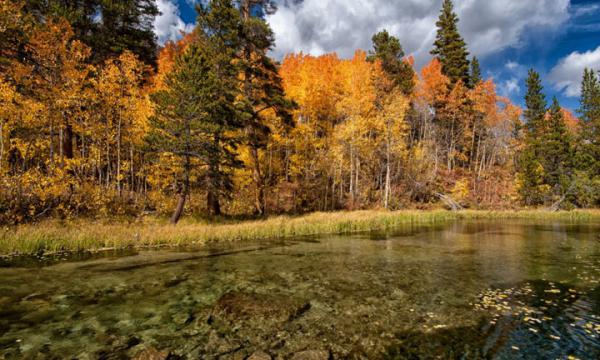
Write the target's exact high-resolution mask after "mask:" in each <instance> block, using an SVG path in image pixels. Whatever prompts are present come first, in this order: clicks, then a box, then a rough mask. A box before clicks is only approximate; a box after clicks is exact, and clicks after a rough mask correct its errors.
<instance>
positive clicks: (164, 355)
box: [133, 348, 169, 360]
mask: <svg viewBox="0 0 600 360" xmlns="http://www.w3.org/2000/svg"><path fill="white" fill-rule="evenodd" d="M168 358H169V352H168V351H165V350H163V351H159V350H156V349H155V348H148V349H146V350H144V351H142V352H141V353H139V354H137V355H136V356H135V357H134V358H133V359H134V360H166V359H168Z"/></svg>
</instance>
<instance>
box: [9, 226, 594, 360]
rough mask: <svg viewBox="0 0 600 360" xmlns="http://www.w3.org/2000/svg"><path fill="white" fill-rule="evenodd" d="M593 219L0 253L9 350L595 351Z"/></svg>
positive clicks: (114, 355)
mask: <svg viewBox="0 0 600 360" xmlns="http://www.w3.org/2000/svg"><path fill="white" fill-rule="evenodd" d="M599 234H600V226H598V225H594V224H586V225H581V224H580V225H576V224H566V223H562V224H561V223H545V224H531V223H526V222H515V221H498V222H493V221H484V222H472V221H463V222H453V223H445V224H436V225H429V226H416V225H415V226H409V225H407V226H406V227H404V228H401V229H398V230H397V231H394V232H389V233H369V234H359V235H354V236H326V237H318V238H301V239H294V240H285V241H274V242H263V243H244V244H229V245H221V246H213V247H212V248H205V249H200V250H196V251H183V250H178V251H173V250H171V251H147V252H139V253H130V254H108V255H106V256H104V257H101V258H88V259H85V258H84V259H81V258H80V259H73V260H72V261H58V262H57V261H50V262H48V261H43V262H41V263H40V262H38V261H26V262H17V263H13V264H6V263H5V264H3V265H4V267H1V268H0V358H6V359H23V358H31V359H33V358H39V359H54V358H57V359H59V358H60V359H62V358H78V359H108V358H110V359H121V358H123V359H127V358H136V357H137V358H140V359H141V358H150V356H155V358H167V357H169V358H184V359H187V358H189V359H198V358H222V359H245V358H247V357H248V356H250V355H252V354H254V355H257V354H258V352H264V354H263V356H266V355H268V356H270V357H272V358H274V359H275V358H282V359H287V358H292V357H293V356H296V358H299V357H300V358H301V355H302V354H304V356H305V358H306V356H310V355H312V356H314V357H317V358H318V357H321V358H327V357H329V358H365V359H366V358H369V359H378V358H380V359H392V358H398V359H404V358H406V359H419V358H423V359H427V358H433V359H452V358H464V359H471V358H473V359H478V358H493V359H540V358H542V359H567V358H569V356H570V357H571V358H578V359H597V358H600V338H599V336H600V283H599V281H600V237H599ZM55 260H56V259H55ZM59 260H62V259H59ZM8 265H11V266H8ZM42 265H43V266H42ZM306 351H309V352H308V353H307V352H306Z"/></svg>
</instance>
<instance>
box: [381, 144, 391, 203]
mask: <svg viewBox="0 0 600 360" xmlns="http://www.w3.org/2000/svg"><path fill="white" fill-rule="evenodd" d="M390 176H391V170H390V142H389V141H388V143H387V149H386V164H385V197H384V200H383V207H384V208H385V209H386V210H387V209H389V199H390Z"/></svg>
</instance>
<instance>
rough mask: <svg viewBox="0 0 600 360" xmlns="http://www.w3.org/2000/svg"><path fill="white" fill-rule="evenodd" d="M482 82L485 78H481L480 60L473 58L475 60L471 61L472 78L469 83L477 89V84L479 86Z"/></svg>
mask: <svg viewBox="0 0 600 360" xmlns="http://www.w3.org/2000/svg"><path fill="white" fill-rule="evenodd" d="M482 81H483V78H482V76H481V67H480V66H479V60H478V59H477V57H475V56H473V59H472V60H471V78H470V82H469V87H470V88H471V89H473V88H475V86H477V84H479V83H480V82H482Z"/></svg>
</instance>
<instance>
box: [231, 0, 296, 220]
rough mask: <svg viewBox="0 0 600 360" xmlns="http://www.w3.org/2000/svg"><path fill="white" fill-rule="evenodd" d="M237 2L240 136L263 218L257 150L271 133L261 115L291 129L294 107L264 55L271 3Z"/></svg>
mask: <svg viewBox="0 0 600 360" xmlns="http://www.w3.org/2000/svg"><path fill="white" fill-rule="evenodd" d="M238 1H239V4H238V7H239V9H240V16H241V19H242V29H241V31H240V34H239V41H240V49H239V52H238V56H239V57H240V60H241V62H240V64H241V65H242V72H243V85H242V88H243V93H244V96H245V100H246V102H247V103H248V105H249V106H248V107H247V110H248V114H247V116H246V121H245V131H244V135H245V143H246V145H247V146H248V148H249V151H250V157H251V161H252V165H251V166H252V178H253V181H254V184H255V187H256V190H255V198H254V208H255V212H256V213H257V214H259V215H264V214H265V213H266V211H267V209H266V198H265V175H264V174H263V171H262V169H261V164H260V151H261V150H263V149H265V148H266V146H267V144H268V141H269V139H270V136H271V132H272V129H271V127H270V126H269V124H268V122H267V121H266V119H265V115H266V114H268V113H275V115H276V117H277V118H278V119H279V120H280V121H281V123H282V124H283V126H284V127H285V126H291V125H292V124H293V119H292V113H291V111H292V110H293V109H294V107H295V105H294V103H293V102H291V101H290V100H288V99H287V98H286V96H285V92H284V90H283V85H282V80H281V77H280V76H279V69H278V66H277V65H276V64H275V62H274V61H273V60H272V59H271V58H270V57H269V56H268V55H267V52H268V51H269V50H270V49H271V48H272V47H273V45H274V43H275V38H274V36H273V31H272V30H271V28H270V27H269V24H268V23H267V22H266V21H265V19H264V18H263V15H264V14H270V13H273V12H274V11H275V9H276V7H275V4H274V3H273V2H272V1H269V0H238Z"/></svg>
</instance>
